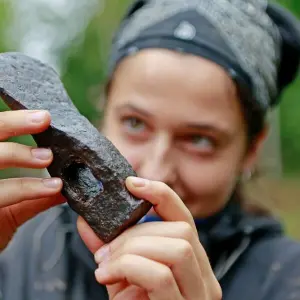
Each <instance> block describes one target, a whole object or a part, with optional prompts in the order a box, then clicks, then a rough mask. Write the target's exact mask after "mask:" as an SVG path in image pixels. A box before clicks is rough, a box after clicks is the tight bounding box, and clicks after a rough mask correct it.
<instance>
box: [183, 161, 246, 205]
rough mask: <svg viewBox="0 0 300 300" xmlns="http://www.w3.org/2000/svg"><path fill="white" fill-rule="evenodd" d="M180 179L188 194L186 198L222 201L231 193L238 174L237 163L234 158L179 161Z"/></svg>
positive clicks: (204, 201) (202, 200)
mask: <svg viewBox="0 0 300 300" xmlns="http://www.w3.org/2000/svg"><path fill="white" fill-rule="evenodd" d="M181 163H182V164H181V166H180V169H181V170H180V173H181V181H182V182H183V184H184V186H185V189H186V190H187V191H188V193H189V194H190V195H188V197H187V200H188V201H189V199H193V201H200V202H201V203H199V204H204V203H206V202H214V203H215V204H217V203H224V202H225V201H227V199H228V197H229V196H230V195H231V193H232V191H233V189H234V187H235V185H236V180H237V176H238V174H239V171H238V170H239V165H240V164H239V163H238V162H237V161H236V160H234V159H231V160H230V159H228V158H227V159H226V158H224V157H223V158H218V159H202V160H201V161H200V160H198V161H195V160H193V161H191V160H190V161H185V162H183V161H181Z"/></svg>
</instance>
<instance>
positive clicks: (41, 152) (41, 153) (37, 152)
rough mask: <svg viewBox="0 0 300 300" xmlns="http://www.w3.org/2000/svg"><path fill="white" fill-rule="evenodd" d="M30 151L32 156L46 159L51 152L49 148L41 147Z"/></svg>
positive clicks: (49, 156)
mask: <svg viewBox="0 0 300 300" xmlns="http://www.w3.org/2000/svg"><path fill="white" fill-rule="evenodd" d="M31 153H32V156H33V157H34V158H37V159H40V160H48V159H50V158H51V156H52V152H51V150H49V149H42V148H38V149H32V150H31Z"/></svg>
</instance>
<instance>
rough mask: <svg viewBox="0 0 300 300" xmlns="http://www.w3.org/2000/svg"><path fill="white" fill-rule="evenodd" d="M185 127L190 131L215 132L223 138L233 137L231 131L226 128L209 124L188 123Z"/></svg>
mask: <svg viewBox="0 0 300 300" xmlns="http://www.w3.org/2000/svg"><path fill="white" fill-rule="evenodd" d="M184 127H185V128H187V129H190V130H195V131H202V132H213V133H217V134H219V135H220V136H221V137H222V138H226V139H227V138H229V137H230V136H231V135H232V132H231V130H229V129H227V128H225V126H221V125H220V126H215V125H211V124H208V123H202V124H201V123H187V124H184Z"/></svg>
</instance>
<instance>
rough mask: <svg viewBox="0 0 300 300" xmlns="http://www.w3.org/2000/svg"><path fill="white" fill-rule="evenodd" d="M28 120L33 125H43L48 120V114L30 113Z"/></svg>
mask: <svg viewBox="0 0 300 300" xmlns="http://www.w3.org/2000/svg"><path fill="white" fill-rule="evenodd" d="M28 118H29V121H30V122H31V123H35V124H37V123H43V122H44V121H45V118H46V112H44V111H37V112H31V113H29V116H28Z"/></svg>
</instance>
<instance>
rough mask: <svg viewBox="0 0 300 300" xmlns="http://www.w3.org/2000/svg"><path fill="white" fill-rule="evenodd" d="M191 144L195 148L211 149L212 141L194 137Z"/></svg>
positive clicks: (198, 136)
mask: <svg viewBox="0 0 300 300" xmlns="http://www.w3.org/2000/svg"><path fill="white" fill-rule="evenodd" d="M191 143H192V144H193V145H194V146H195V147H197V148H213V146H214V143H213V141H212V140H211V139H210V138H208V137H205V136H201V135H195V136H192V138H191Z"/></svg>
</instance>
